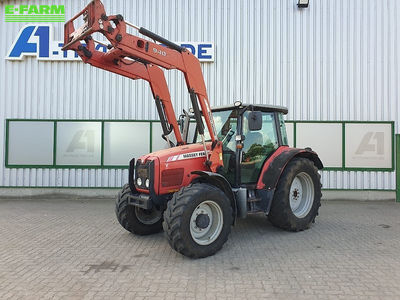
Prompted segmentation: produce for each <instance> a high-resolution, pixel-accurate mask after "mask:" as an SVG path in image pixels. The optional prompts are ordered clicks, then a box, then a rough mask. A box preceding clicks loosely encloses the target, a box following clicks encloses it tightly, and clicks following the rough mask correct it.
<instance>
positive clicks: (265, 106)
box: [211, 103, 288, 115]
mask: <svg viewBox="0 0 400 300" xmlns="http://www.w3.org/2000/svg"><path fill="white" fill-rule="evenodd" d="M246 107H248V108H249V109H251V107H253V109H254V110H256V111H264V112H274V111H276V112H280V113H283V114H285V115H286V114H287V113H288V109H287V108H286V107H284V106H276V105H268V104H246V103H242V104H241V105H240V106H239V108H246ZM235 108H237V106H235V105H233V104H232V105H224V106H215V107H212V108H211V110H212V111H213V112H214V111H223V110H232V109H235Z"/></svg>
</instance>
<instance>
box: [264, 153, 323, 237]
mask: <svg viewBox="0 0 400 300" xmlns="http://www.w3.org/2000/svg"><path fill="white" fill-rule="evenodd" d="M320 177H321V176H320V175H319V173H318V169H317V168H316V166H315V165H314V163H313V162H312V161H311V160H309V159H306V158H296V159H294V160H292V161H290V162H289V163H288V165H287V166H286V168H285V170H284V171H283V173H282V176H281V178H280V179H279V182H278V186H277V189H276V191H275V195H274V199H273V200H272V205H271V210H270V212H269V215H268V219H269V220H270V221H271V223H272V224H273V225H274V226H276V227H279V228H282V229H285V230H289V231H301V230H305V229H308V228H309V227H310V225H311V223H314V222H315V218H316V216H317V215H318V209H319V207H320V206H321V196H322V194H321V182H320Z"/></svg>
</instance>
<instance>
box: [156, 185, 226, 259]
mask: <svg viewBox="0 0 400 300" xmlns="http://www.w3.org/2000/svg"><path fill="white" fill-rule="evenodd" d="M232 222H233V216H232V207H231V204H230V201H229V199H228V197H227V196H226V195H225V194H224V193H223V192H222V191H221V190H220V189H219V188H217V187H215V186H212V185H209V184H206V183H196V184H191V185H189V186H187V187H183V188H182V189H181V190H180V191H179V192H177V193H175V194H174V196H173V197H172V199H171V200H170V201H169V202H168V204H167V209H166V210H165V212H164V223H163V227H164V231H165V234H166V236H167V239H168V242H169V244H170V245H171V247H172V248H173V249H174V250H176V251H177V252H179V253H181V254H183V255H185V256H188V257H191V258H201V257H207V256H210V255H213V254H215V253H216V252H218V251H219V250H220V249H221V248H222V246H223V245H224V244H225V242H226V241H227V240H228V236H229V233H230V231H231V225H232Z"/></svg>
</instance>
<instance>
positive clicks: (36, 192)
mask: <svg viewBox="0 0 400 300" xmlns="http://www.w3.org/2000/svg"><path fill="white" fill-rule="evenodd" d="M119 190H120V188H4V187H3V188H0V199H2V198H17V199H21V198H36V199H41V198H43V197H45V198H46V199H48V198H51V199H58V198H69V199H75V200H76V199H78V200H79V199H81V198H82V197H85V198H93V199H102V200H104V199H109V198H113V197H115V195H116V194H117V193H118V191H119ZM322 199H324V200H362V201H364V200H374V201H378V200H384V201H387V200H393V201H394V200H395V199H396V192H395V191H385V190H382V191H371V190H353V191H351V190H323V191H322Z"/></svg>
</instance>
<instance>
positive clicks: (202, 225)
mask: <svg viewBox="0 0 400 300" xmlns="http://www.w3.org/2000/svg"><path fill="white" fill-rule="evenodd" d="M223 224H224V217H223V214H222V209H221V207H220V206H219V205H218V204H217V203H216V202H214V201H211V200H207V201H204V202H202V203H200V204H199V205H198V206H197V207H196V208H195V210H194V211H193V213H192V216H191V218H190V234H191V236H192V238H193V240H194V241H195V242H196V243H197V244H199V245H209V244H211V243H212V242H214V241H215V240H216V239H217V238H218V236H219V234H220V233H221V231H222V226H223Z"/></svg>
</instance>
